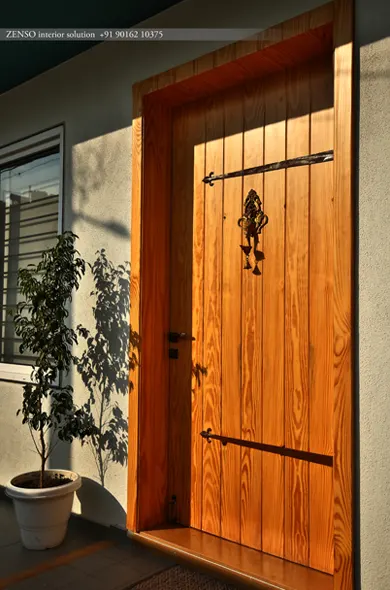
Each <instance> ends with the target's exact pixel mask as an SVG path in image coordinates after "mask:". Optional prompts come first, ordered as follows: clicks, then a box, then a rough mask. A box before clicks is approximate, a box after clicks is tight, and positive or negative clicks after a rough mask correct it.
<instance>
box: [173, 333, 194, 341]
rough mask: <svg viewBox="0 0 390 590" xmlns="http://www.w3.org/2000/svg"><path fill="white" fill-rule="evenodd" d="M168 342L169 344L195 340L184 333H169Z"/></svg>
mask: <svg viewBox="0 0 390 590" xmlns="http://www.w3.org/2000/svg"><path fill="white" fill-rule="evenodd" d="M168 340H169V342H179V340H195V338H194V337H193V336H191V334H187V333H186V332H169V333H168Z"/></svg>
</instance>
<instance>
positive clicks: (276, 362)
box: [262, 73, 286, 557]
mask: <svg viewBox="0 0 390 590" xmlns="http://www.w3.org/2000/svg"><path fill="white" fill-rule="evenodd" d="M285 158H286V92H285V74H284V73H283V74H281V75H280V76H278V77H275V78H274V79H273V80H271V81H270V84H269V85H267V88H266V91H265V130H264V163H265V164H266V163H268V162H277V161H279V160H284V159H285ZM285 184H286V183H285V171H283V170H280V171H276V172H269V173H268V174H266V175H265V176H264V204H263V207H264V211H265V213H266V215H268V218H269V222H268V225H267V226H266V228H265V229H264V233H263V247H264V261H263V429H262V430H263V442H265V443H269V444H275V445H283V444H284V441H285V425H284V419H285V416H284V296H285V294H284V264H285V262H284V258H285V189H286V186H285ZM284 476H285V474H284V458H283V457H278V456H276V455H275V456H272V455H270V454H268V453H264V454H263V463H262V526H263V528H262V548H263V551H266V552H267V553H272V554H273V555H278V556H280V557H283V555H284V491H285V490H284Z"/></svg>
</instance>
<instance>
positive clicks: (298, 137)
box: [285, 68, 310, 450]
mask: <svg viewBox="0 0 390 590" xmlns="http://www.w3.org/2000/svg"><path fill="white" fill-rule="evenodd" d="M287 117H288V118H287V142H286V144H287V158H296V157H298V156H302V155H305V154H308V153H309V151H310V147H309V146H310V77H309V71H308V70H307V69H306V68H300V69H294V70H291V71H290V72H289V73H288V78H287ZM308 243H309V167H308V166H302V167H301V168H291V169H289V170H287V171H286V254H285V256H286V266H285V273H286V299H285V412H286V415H285V429H286V446H287V447H290V448H293V449H300V450H308V443H309V424H308V417H309V390H308V374H309V363H308V352H309V317H308V316H309V280H308V279H309V256H308V254H309V252H308Z"/></svg>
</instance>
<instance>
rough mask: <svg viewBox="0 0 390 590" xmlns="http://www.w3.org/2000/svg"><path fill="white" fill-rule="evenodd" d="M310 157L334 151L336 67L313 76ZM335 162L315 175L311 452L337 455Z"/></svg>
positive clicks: (320, 67)
mask: <svg viewBox="0 0 390 590" xmlns="http://www.w3.org/2000/svg"><path fill="white" fill-rule="evenodd" d="M310 85H311V102H312V112H311V121H310V127H311V137H310V143H311V152H312V153H316V152H320V151H325V150H328V149H332V148H333V118H334V113H333V68H332V61H331V58H330V57H329V58H328V59H327V60H326V61H324V62H323V63H317V64H315V65H313V68H312V72H311V82H310ZM333 165H334V163H333V162H328V163H324V164H321V166H312V168H311V176H310V301H311V302H313V303H314V302H316V304H315V305H314V304H313V305H311V306H310V356H309V362H310V400H311V403H310V450H311V451H312V452H315V453H324V454H328V455H332V454H333V321H330V318H333V242H334V238H333Z"/></svg>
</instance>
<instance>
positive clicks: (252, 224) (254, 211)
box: [238, 188, 268, 275]
mask: <svg viewBox="0 0 390 590" xmlns="http://www.w3.org/2000/svg"><path fill="white" fill-rule="evenodd" d="M267 223H268V217H267V215H265V213H264V211H263V210H262V208H261V201H260V197H259V195H258V194H257V192H256V191H255V190H254V189H253V188H252V189H251V190H250V191H249V193H248V194H247V196H246V199H245V201H244V214H243V216H242V217H240V219H239V220H238V225H239V227H241V228H242V229H243V230H244V234H245V238H246V241H247V242H248V244H247V245H246V244H245V245H240V248H241V249H242V251H243V252H244V254H245V266H244V269H248V270H250V269H251V268H252V266H251V264H250V262H249V255H250V253H251V251H252V242H251V241H252V240H253V253H254V257H255V261H256V262H255V268H254V270H253V274H254V275H260V274H261V272H260V270H259V268H258V264H259V262H260V260H263V258H264V254H263V252H260V251H258V250H257V246H258V243H259V234H261V230H262V229H263V227H264V226H266V225H267Z"/></svg>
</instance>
